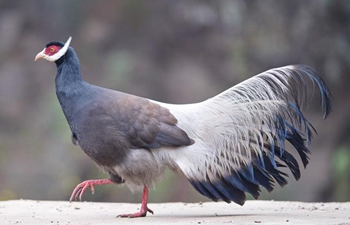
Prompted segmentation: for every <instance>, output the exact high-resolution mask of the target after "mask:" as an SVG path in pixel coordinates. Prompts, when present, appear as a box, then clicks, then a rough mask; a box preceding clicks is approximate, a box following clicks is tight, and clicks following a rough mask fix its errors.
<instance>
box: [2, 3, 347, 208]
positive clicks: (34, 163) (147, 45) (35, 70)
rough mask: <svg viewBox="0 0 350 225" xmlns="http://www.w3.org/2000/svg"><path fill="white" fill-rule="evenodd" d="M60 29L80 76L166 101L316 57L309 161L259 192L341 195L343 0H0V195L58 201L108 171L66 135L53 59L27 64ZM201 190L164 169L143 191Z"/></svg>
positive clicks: (101, 192) (133, 198) (199, 95)
mask: <svg viewBox="0 0 350 225" xmlns="http://www.w3.org/2000/svg"><path fill="white" fill-rule="evenodd" d="M69 36H72V37H73V41H72V46H73V47H74V48H75V49H76V51H77V53H78V55H79V57H80V61H81V65H82V72H83V76H84V78H85V79H86V80H87V81H89V82H91V83H94V84H96V85H100V86H104V87H108V88H112V89H118V90H120V91H124V92H128V93H132V94H135V95H140V96H144V97H148V98H152V99H156V100H158V101H164V102H171V103H191V102H196V101H201V100H205V99H207V98H209V97H211V96H213V95H215V94H217V93H219V92H221V91H223V90H225V89H227V88H229V87H231V86H233V85H234V84H236V83H238V82H240V81H242V80H244V79H247V78H249V77H251V76H253V75H255V74H257V73H259V72H262V71H265V70H267V69H270V68H272V67H279V66H284V65H288V64H296V63H302V64H308V65H310V66H312V67H314V68H315V69H316V70H317V71H318V72H319V73H320V75H321V76H322V77H323V79H324V80H325V81H326V83H327V84H328V85H329V87H330V89H331V90H332V93H333V95H334V97H333V100H334V113H333V114H332V115H331V116H330V118H329V119H327V120H326V121H323V120H322V116H321V113H320V108H319V106H318V105H316V104H311V105H310V108H309V110H308V113H307V115H308V117H309V118H310V121H311V122H312V123H313V124H314V126H315V127H316V128H317V130H318V135H317V136H315V139H314V141H313V144H312V146H311V150H312V156H311V163H310V165H309V166H308V168H307V169H306V170H305V171H302V178H301V180H300V181H299V182H296V181H294V180H293V179H292V178H290V179H289V185H287V186H286V187H284V188H282V189H281V188H277V190H275V191H274V192H272V193H266V192H264V193H263V196H262V199H279V200H300V201H346V200H349V199H350V190H349V186H350V185H349V184H350V153H349V148H350V143H349V134H350V118H349V117H350V113H349V110H350V104H349V103H350V89H349V85H350V76H349V71H350V70H349V69H350V68H349V67H350V1H347V0H342V1H341V0H309V1H304V0H293V1H278V0H275V1H272V0H266V1H258V0H221V1H209V0H208V1H199V0H197V1H187V0H176V1H175V0H164V1H161V0H154V1H138V0H125V1H109V0H100V1H92V0H75V1H69V0H55V1H44V0H37V1H33V0H27V1H15V0H11V1H6V0H0V199H1V200H6V199H18V198H25V199H41V200H67V199H68V198H69V195H70V193H71V191H72V190H73V188H74V187H75V185H76V184H78V183H80V182H81V181H82V180H85V179H94V178H104V177H107V175H106V174H103V173H102V172H101V171H99V169H98V168H97V167H96V166H95V165H94V164H93V162H92V161H90V160H89V159H88V158H87V156H85V154H84V153H83V152H82V151H81V150H80V149H79V148H78V147H75V146H73V145H72V144H71V139H70V131H69V127H68V125H67V123H66V121H65V119H64V116H63V114H62V112H61V109H60V106H59V104H58V101H57V99H56V96H55V90H54V77H55V73H56V68H55V65H54V64H52V63H48V62H46V61H39V62H37V63H34V62H33V59H34V56H35V55H36V54H37V53H38V52H39V51H41V50H42V49H43V47H44V45H45V44H46V43H47V42H49V41H54V40H59V41H66V40H67V38H68V37H69ZM314 100H315V101H314V102H315V103H318V102H317V100H318V99H317V98H315V99H314ZM92 129H93V128H92ZM85 199H87V200H93V201H127V202H139V201H140V194H132V193H131V192H130V191H129V190H128V189H127V188H126V187H123V186H106V187H97V188H96V193H95V195H94V196H91V195H90V194H86V195H85ZM199 200H206V199H205V198H202V197H201V196H200V195H199V194H197V193H196V192H195V191H194V190H192V187H190V185H189V184H188V182H187V181H186V180H185V179H184V178H183V177H182V176H181V175H175V174H173V173H172V172H167V173H166V176H164V178H163V179H162V180H161V181H160V183H159V184H158V185H157V186H156V187H155V191H153V192H152V194H151V201H152V202H162V201H185V202H187V201H199Z"/></svg>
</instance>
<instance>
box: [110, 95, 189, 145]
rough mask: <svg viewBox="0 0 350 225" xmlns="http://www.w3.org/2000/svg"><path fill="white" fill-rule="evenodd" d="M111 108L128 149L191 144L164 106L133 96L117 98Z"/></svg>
mask: <svg viewBox="0 0 350 225" xmlns="http://www.w3.org/2000/svg"><path fill="white" fill-rule="evenodd" d="M117 104H118V107H117V108H118V110H117V111H114V113H115V117H116V118H117V119H116V123H117V125H118V130H119V131H121V132H122V133H123V134H125V135H126V137H127V139H128V141H129V143H130V146H129V147H130V148H147V149H157V148H160V147H178V146H187V145H191V144H193V143H194V142H193V140H191V139H190V138H189V136H188V135H187V133H186V132H185V131H183V130H182V129H180V128H179V127H178V126H176V124H177V122H178V121H177V119H176V118H175V117H174V115H172V114H171V113H170V111H169V110H168V109H167V108H164V107H161V106H160V105H159V104H157V103H154V102H151V101H149V100H148V99H145V98H141V97H138V96H133V95H125V96H124V97H123V98H120V99H119V100H118V103H117Z"/></svg>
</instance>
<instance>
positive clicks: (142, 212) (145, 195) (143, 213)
mask: <svg viewBox="0 0 350 225" xmlns="http://www.w3.org/2000/svg"><path fill="white" fill-rule="evenodd" d="M147 200H148V187H147V186H146V185H145V186H144V187H143V193H142V203H141V209H140V212H137V213H131V214H122V215H119V216H118V217H122V218H125V217H128V218H136V217H145V216H146V215H147V212H150V213H152V214H153V211H152V210H151V209H150V208H148V207H147Z"/></svg>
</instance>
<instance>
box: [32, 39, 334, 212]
mask: <svg viewBox="0 0 350 225" xmlns="http://www.w3.org/2000/svg"><path fill="white" fill-rule="evenodd" d="M70 40H71V39H69V40H68V41H67V42H66V44H64V43H61V42H50V43H48V44H47V45H46V47H45V48H44V50H43V51H42V52H40V53H39V54H38V55H37V56H36V58H35V60H37V59H39V58H44V59H46V60H48V61H52V62H55V63H56V65H57V75H56V93H57V97H58V99H59V102H60V104H61V106H62V110H63V112H64V114H65V116H66V118H67V121H68V123H69V126H70V129H71V131H72V141H73V143H74V144H75V145H79V146H80V147H81V148H82V149H83V150H84V152H85V153H86V154H87V155H88V156H89V157H90V158H91V159H92V160H94V161H95V162H96V163H97V164H98V165H99V166H100V167H101V168H102V169H103V170H105V171H106V172H108V173H109V175H110V178H108V179H101V180H88V181H85V182H82V183H81V184H79V185H78V186H77V187H76V188H75V189H74V191H73V193H72V196H71V200H73V199H76V198H80V199H81V197H82V195H83V193H84V191H85V190H86V189H88V188H89V187H90V188H91V189H92V191H94V188H93V186H94V185H102V184H111V183H125V184H126V185H128V186H129V187H130V188H132V189H135V188H142V187H143V198H142V206H141V210H140V212H138V213H134V214H125V215H121V216H122V217H139V216H145V215H146V214H147V212H152V210H150V209H149V208H148V207H147V196H148V187H149V186H150V185H152V184H153V183H154V182H156V180H157V179H158V178H159V177H160V175H161V174H162V173H163V171H164V170H165V169H166V168H170V169H172V170H174V171H179V172H182V173H183V174H184V175H185V176H186V177H187V178H188V180H189V181H190V183H191V184H192V186H193V187H194V188H195V189H196V190H197V191H198V192H199V193H201V194H202V195H204V196H206V197H208V198H210V199H212V200H214V201H218V200H223V201H226V202H228V203H229V202H231V201H233V202H235V203H238V204H240V205H243V204H244V202H245V200H246V194H245V193H249V194H251V195H252V196H253V197H254V198H258V197H259V195H260V186H262V187H264V188H266V189H267V190H268V191H272V190H273V188H274V183H275V182H277V183H278V184H279V185H280V186H284V185H286V184H287V180H286V178H285V177H287V174H286V173H284V172H282V171H281V170H280V168H282V167H288V168H289V169H290V171H291V172H292V174H293V176H294V178H295V179H297V180H298V179H299V178H300V169H299V164H298V162H297V160H296V159H295V158H294V156H293V155H292V154H291V153H290V152H289V149H287V148H286V146H285V143H286V142H289V143H290V144H291V146H293V147H294V148H295V149H296V151H297V153H298V154H299V156H300V158H301V161H302V163H303V166H304V167H306V165H307V164H308V162H309V156H308V154H309V153H310V151H309V149H308V146H309V144H310V142H311V139H312V133H313V131H314V130H315V129H314V128H313V127H312V125H311V124H310V123H309V122H308V120H307V119H306V118H305V117H304V114H303V109H304V108H305V106H306V104H307V103H308V99H309V98H308V93H309V91H308V89H309V87H312V90H313V89H315V87H316V88H317V89H318V90H319V91H320V95H321V101H322V102H321V106H322V109H323V111H324V118H326V117H327V115H328V114H329V113H330V112H331V110H332V105H331V101H330V93H329V90H328V88H327V86H326V85H325V83H324V82H323V80H322V79H321V78H320V77H319V76H318V75H317V73H316V72H315V71H314V70H313V69H312V68H311V67H309V66H305V65H295V66H286V67H281V68H276V69H272V70H269V71H266V72H264V73H261V74H259V75H256V76H254V77H252V78H250V79H248V80H246V81H243V82H241V83H239V84H237V85H236V86H234V87H232V88H230V89H228V90H226V91H225V92H223V93H221V94H219V95H217V96H215V97H213V98H210V99H208V100H206V101H203V102H200V103H195V104H186V105H173V104H166V103H162V102H157V101H154V100H150V99H146V98H141V97H138V96H134V95H130V94H126V93H122V92H118V91H114V90H110V89H106V88H101V87H97V86H94V85H91V84H89V83H87V82H85V81H84V80H83V79H82V77H81V74H80V64H79V60H78V57H77V55H76V53H75V51H74V50H73V48H72V47H69V44H70ZM312 92H313V91H312ZM152 213H153V212H152Z"/></svg>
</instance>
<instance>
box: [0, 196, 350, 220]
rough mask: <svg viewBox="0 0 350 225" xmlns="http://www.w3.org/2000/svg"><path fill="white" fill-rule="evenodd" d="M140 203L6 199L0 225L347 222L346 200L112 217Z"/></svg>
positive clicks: (164, 209)
mask: <svg viewBox="0 0 350 225" xmlns="http://www.w3.org/2000/svg"><path fill="white" fill-rule="evenodd" d="M139 207H140V204H128V203H95V202H72V203H70V202H66V201H62V202H59V201H35V200H11V201H2V202H0V224H1V225H2V224H26V225H27V224H35V225H40V224H56V225H57V224H91V225H92V224H118V225H121V224H165V225H167V224H204V225H207V224H235V225H239V224H293V225H294V224H308V225H310V224H318V225H319V224H327V225H330V224H342V225H345V224H350V202H347V203H303V202H280V201H247V202H246V204H245V205H244V206H243V207H241V206H238V205H236V204H226V203H222V202H220V203H215V202H205V203H161V204H152V203H150V204H149V208H151V209H152V210H153V211H154V212H155V214H154V215H152V214H149V215H147V217H144V218H136V219H128V218H116V216H117V215H118V214H122V213H131V212H135V211H136V210H138V209H139Z"/></svg>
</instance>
